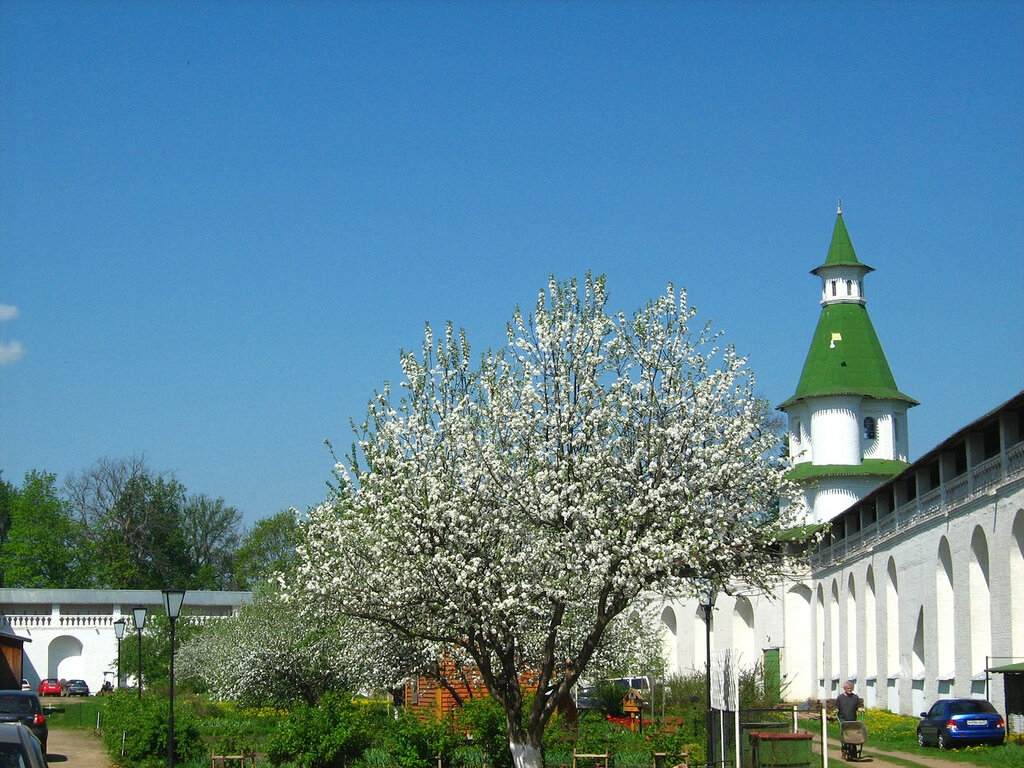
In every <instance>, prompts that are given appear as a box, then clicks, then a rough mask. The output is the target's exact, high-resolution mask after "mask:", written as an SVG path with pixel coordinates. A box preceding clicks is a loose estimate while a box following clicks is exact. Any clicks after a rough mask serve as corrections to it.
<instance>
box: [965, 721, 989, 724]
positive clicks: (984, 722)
mask: <svg viewBox="0 0 1024 768" xmlns="http://www.w3.org/2000/svg"><path fill="white" fill-rule="evenodd" d="M967 724H968V725H988V720H968V721H967Z"/></svg>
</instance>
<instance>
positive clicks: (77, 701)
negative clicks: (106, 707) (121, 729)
mask: <svg viewBox="0 0 1024 768" xmlns="http://www.w3.org/2000/svg"><path fill="white" fill-rule="evenodd" d="M102 707H103V698H102V697H99V698H97V697H95V696H86V697H84V698H77V697H76V698H70V697H65V698H63V699H61V700H60V702H59V703H55V704H44V705H43V709H44V712H45V714H46V723H47V725H49V727H50V728H88V729H89V730H92V729H93V728H95V727H96V713H97V712H99V711H100V709H101V708H102Z"/></svg>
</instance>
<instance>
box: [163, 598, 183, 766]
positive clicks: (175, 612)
mask: <svg viewBox="0 0 1024 768" xmlns="http://www.w3.org/2000/svg"><path fill="white" fill-rule="evenodd" d="M183 602H185V590H184V589H165V590H164V611H166V612H167V620H168V621H170V622H171V670H170V671H171V675H170V677H171V711H170V715H169V716H168V718H167V768H174V622H175V621H177V619H178V616H179V615H180V614H181V604H182V603H183Z"/></svg>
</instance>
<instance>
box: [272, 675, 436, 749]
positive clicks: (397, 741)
mask: <svg viewBox="0 0 1024 768" xmlns="http://www.w3.org/2000/svg"><path fill="white" fill-rule="evenodd" d="M455 743H456V739H455V736H454V734H453V733H452V730H451V727H450V723H449V722H447V721H441V722H438V723H423V722H421V721H420V720H419V719H418V718H416V717H415V716H414V715H410V714H408V713H405V712H401V713H399V714H398V715H397V716H396V715H395V713H394V710H393V709H392V707H391V706H390V705H386V704H381V703H374V702H354V701H352V700H351V698H349V697H348V696H347V695H346V694H343V693H333V692H332V693H327V694H325V695H324V696H323V698H321V699H320V702H319V704H318V705H317V706H315V707H311V706H308V705H302V706H300V707H298V708H296V709H295V710H293V711H292V713H291V714H290V715H288V716H287V717H286V718H285V719H284V720H283V721H282V722H281V723H280V725H279V726H278V728H277V730H276V731H275V732H274V733H273V734H272V735H271V737H270V739H269V740H268V742H267V745H266V749H267V758H268V759H269V761H270V763H271V765H282V764H285V763H294V764H295V765H297V766H300V768H340V766H344V765H348V764H350V763H351V764H354V765H362V766H366V767H367V768H429V767H430V766H432V765H434V764H435V760H436V756H437V754H438V753H439V752H440V753H442V754H445V755H448V754H451V752H452V750H453V748H454V746H455Z"/></svg>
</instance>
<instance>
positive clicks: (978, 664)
mask: <svg viewBox="0 0 1024 768" xmlns="http://www.w3.org/2000/svg"><path fill="white" fill-rule="evenodd" d="M967 581H968V593H969V595H970V601H971V602H970V606H971V607H970V615H971V669H970V674H971V676H972V677H973V676H977V675H979V674H984V672H985V660H986V657H987V656H989V655H990V654H991V653H992V607H991V606H992V603H991V599H992V597H991V593H990V589H989V561H988V539H987V538H986V537H985V531H984V530H982V528H981V526H980V525H979V526H977V527H976V528H975V529H974V534H973V535H972V536H971V560H970V564H969V567H968V569H967Z"/></svg>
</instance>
